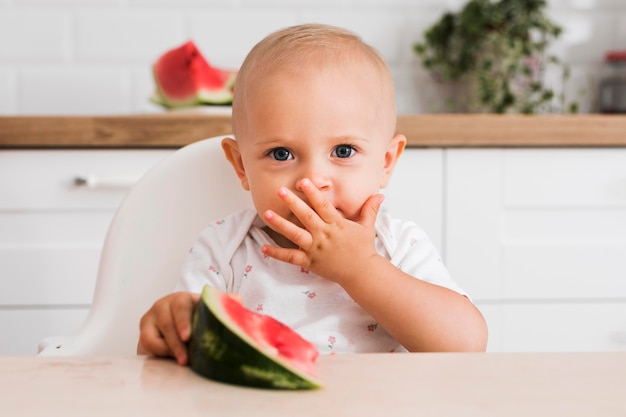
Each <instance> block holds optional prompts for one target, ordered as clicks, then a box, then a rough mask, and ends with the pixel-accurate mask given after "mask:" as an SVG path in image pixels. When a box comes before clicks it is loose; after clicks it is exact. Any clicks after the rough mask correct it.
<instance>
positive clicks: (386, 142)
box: [138, 24, 487, 365]
mask: <svg viewBox="0 0 626 417" xmlns="http://www.w3.org/2000/svg"><path fill="white" fill-rule="evenodd" d="M394 101H395V100H394V89H393V81H392V77H391V74H390V72H389V70H388V68H387V66H386V64H385V62H384V61H383V60H382V59H381V57H380V56H379V54H378V53H377V52H376V51H375V50H374V49H373V48H372V47H370V46H369V45H367V44H365V43H364V42H362V41H361V40H360V38H359V37H357V36H356V35H354V34H352V33H350V32H348V31H345V30H343V29H340V28H336V27H331V26H325V25H316V24H309V25H299V26H294V27H289V28H286V29H283V30H280V31H278V32H275V33H273V34H270V35H269V36H267V37H266V38H265V39H263V40H262V41H261V42H260V43H259V44H257V45H256V46H255V47H254V48H253V49H252V51H251V52H250V53H249V54H248V56H247V57H246V59H245V61H244V63H243V65H242V67H241V69H240V72H239V74H238V78H237V81H236V85H235V97H234V100H233V114H232V123H233V133H234V136H235V138H236V139H225V140H223V142H222V147H223V149H224V153H225V155H226V158H227V159H228V160H229V161H230V163H231V164H232V166H233V168H234V171H235V173H236V175H237V176H238V177H239V179H240V181H241V185H242V187H243V188H244V189H246V190H248V191H249V192H250V194H251V197H252V200H253V203H254V206H255V209H256V210H243V211H240V212H237V213H233V214H232V215H231V216H229V217H227V218H225V219H221V220H220V221H218V222H216V223H215V224H213V225H211V226H209V227H208V228H207V229H206V230H204V231H203V232H202V234H201V235H200V238H199V239H198V241H197V242H196V243H195V244H194V246H193V248H192V250H191V253H190V255H189V258H188V260H187V262H186V264H185V265H184V267H183V273H182V279H181V281H180V283H179V286H178V290H179V292H175V293H173V294H170V295H168V296H166V297H164V298H162V299H160V300H158V301H157V302H156V303H155V304H154V305H153V307H152V308H151V309H150V310H149V311H148V312H147V313H146V314H145V315H144V317H143V318H142V320H141V325H140V328H141V334H140V338H139V344H138V353H140V354H153V355H156V356H173V357H175V358H176V360H177V361H178V362H179V363H180V364H183V365H184V364H186V363H187V353H186V347H185V344H186V342H187V340H188V338H189V334H190V322H191V315H192V312H193V307H194V306H195V304H196V303H197V302H198V300H199V295H198V293H199V292H200V291H201V289H202V287H203V286H204V285H205V284H210V285H213V286H215V287H217V288H218V289H220V290H222V291H229V292H236V293H238V294H239V296H240V297H241V299H242V300H243V303H244V305H245V306H246V307H248V308H250V309H253V310H256V311H259V312H263V313H265V314H269V315H271V316H273V317H275V318H277V319H278V320H280V321H282V322H283V323H285V324H287V325H289V326H291V327H292V328H294V329H295V330H296V331H298V332H299V333H300V334H301V335H302V336H303V337H304V338H306V339H308V340H309V341H311V342H313V343H315V344H316V345H317V346H318V349H319V350H320V352H321V353H333V352H338V353H343V352H395V351H407V350H408V351H484V350H485V347H486V340H487V328H486V324H485V321H484V319H483V317H482V315H481V314H480V312H479V311H478V310H477V309H476V308H475V306H474V305H473V304H472V303H471V301H470V300H469V298H468V297H467V296H466V294H465V292H464V291H463V290H462V289H461V288H459V287H458V286H457V285H456V284H455V282H454V281H453V280H452V279H451V278H450V276H449V274H448V271H447V269H446V268H445V266H444V265H443V263H442V261H441V259H440V257H439V255H438V253H437V250H436V249H435V247H434V246H433V244H432V243H431V241H430V240H429V239H428V237H427V236H426V235H425V233H424V232H423V231H422V230H421V229H420V228H419V227H418V226H417V225H415V224H414V223H412V222H407V221H401V220H397V219H393V218H391V217H389V216H388V215H386V214H382V213H379V208H380V206H381V204H382V202H383V196H382V195H381V194H380V193H379V190H380V189H381V188H383V187H385V186H386V185H387V183H388V181H389V178H390V176H391V174H392V172H393V169H394V166H395V164H396V161H397V160H398V158H399V157H400V155H401V154H402V151H403V150H404V147H405V144H406V138H405V137H404V136H402V135H399V134H396V133H395V127H396V112H395V104H394Z"/></svg>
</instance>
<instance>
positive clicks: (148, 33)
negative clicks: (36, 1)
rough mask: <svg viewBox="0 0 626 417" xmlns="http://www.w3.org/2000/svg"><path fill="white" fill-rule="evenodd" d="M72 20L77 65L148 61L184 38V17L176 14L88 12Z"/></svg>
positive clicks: (171, 12) (160, 12) (157, 12)
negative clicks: (73, 22)
mask: <svg viewBox="0 0 626 417" xmlns="http://www.w3.org/2000/svg"><path fill="white" fill-rule="evenodd" d="M75 20H76V24H75V37H74V42H75V43H76V60H77V62H90V63H93V62H99V63H103V64H108V63H115V64H118V63H131V64H135V63H144V62H150V61H152V60H155V59H157V58H158V56H159V55H160V54H162V53H163V52H164V51H165V50H167V49H169V48H170V47H171V46H172V45H175V44H179V43H182V42H183V41H184V40H185V38H186V36H185V28H184V16H183V14H182V13H180V12H176V11H164V10H158V11H144V10H141V11H138V10H129V11H126V12H124V13H120V12H118V11H110V10H107V11H89V12H79V13H77V14H76V19H75Z"/></svg>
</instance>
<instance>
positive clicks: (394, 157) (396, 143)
mask: <svg viewBox="0 0 626 417" xmlns="http://www.w3.org/2000/svg"><path fill="white" fill-rule="evenodd" d="M405 147H406V137H405V136H404V135H395V136H394V137H393V138H391V141H390V142H389V146H388V147H387V152H385V165H384V166H383V173H382V176H381V178H380V188H385V187H386V186H387V184H388V183H389V179H390V178H391V174H392V173H393V169H394V168H395V167H396V162H398V158H400V155H402V152H403V151H404V148H405Z"/></svg>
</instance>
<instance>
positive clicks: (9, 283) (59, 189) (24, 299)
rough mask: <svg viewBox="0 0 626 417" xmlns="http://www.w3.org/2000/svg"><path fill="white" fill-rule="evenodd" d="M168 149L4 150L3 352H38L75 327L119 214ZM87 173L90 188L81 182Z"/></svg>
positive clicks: (0, 198) (0, 219)
mask: <svg viewBox="0 0 626 417" xmlns="http://www.w3.org/2000/svg"><path fill="white" fill-rule="evenodd" d="M171 152H172V150H149V151H143V150H142V151H139V150H137V151H135V150H124V151H122V150H71V151H70V150H63V151H61V150H58V151H57V150H55V151H50V150H46V151H36V150H19V151H18V150H11V151H8V150H7V151H0V355H31V354H35V353H36V352H37V344H38V343H39V341H40V340H41V339H42V338H44V337H48V336H59V335H61V336H66V335H70V334H72V333H74V332H75V331H76V330H77V328H78V326H80V324H81V323H82V321H83V320H84V318H85V317H86V314H87V312H88V309H89V305H90V303H91V299H92V296H93V290H94V285H95V279H96V273H97V268H98V259H99V256H100V249H101V247H102V243H103V241H104V238H105V235H106V231H107V229H108V226H109V223H110V221H111V219H112V217H113V214H114V211H115V209H116V208H117V206H118V205H119V203H120V202H121V200H122V199H123V197H124V195H125V194H126V191H127V190H128V186H129V185H131V184H132V183H133V181H136V180H137V179H138V178H139V177H140V176H141V175H142V174H143V173H144V172H145V171H146V170H148V169H149V168H150V167H151V166H153V165H154V164H155V163H156V162H157V161H159V160H160V159H162V158H163V157H164V156H166V155H168V154H170V153H171ZM90 176H91V179H92V180H93V184H92V185H93V186H92V187H89V186H87V185H80V184H76V178H79V177H80V178H88V177H90ZM78 182H79V183H80V181H78ZM125 184H126V186H124V185H125Z"/></svg>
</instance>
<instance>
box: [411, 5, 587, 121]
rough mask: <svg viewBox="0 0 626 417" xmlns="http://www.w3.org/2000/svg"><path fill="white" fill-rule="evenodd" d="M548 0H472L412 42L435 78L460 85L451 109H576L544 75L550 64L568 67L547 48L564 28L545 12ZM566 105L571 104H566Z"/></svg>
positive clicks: (528, 111)
mask: <svg viewBox="0 0 626 417" xmlns="http://www.w3.org/2000/svg"><path fill="white" fill-rule="evenodd" d="M545 8H546V1H545V0H499V1H493V0H468V2H467V3H466V4H465V6H464V7H463V8H462V9H461V10H460V11H458V12H457V13H453V12H448V13H445V14H444V15H443V16H442V17H441V19H440V20H439V21H437V22H436V23H435V24H433V25H432V26H431V27H430V28H428V30H427V31H426V32H425V33H424V39H423V40H422V41H421V42H419V43H416V44H414V51H415V53H416V54H417V55H418V56H419V57H420V58H421V60H422V64H423V65H424V67H425V68H426V69H428V70H429V71H430V72H431V74H432V75H433V76H434V77H435V79H436V80H438V81H441V82H442V83H444V84H451V85H456V86H457V88H456V89H455V93H456V94H455V97H454V99H453V100H452V103H451V105H452V109H451V110H455V111H464V112H489V113H526V114H532V113H541V112H550V111H556V110H558V111H565V110H567V111H570V112H576V111H577V103H571V104H569V105H567V106H566V104H565V98H564V95H563V93H560V94H556V93H555V92H554V90H553V89H551V88H550V87H548V86H546V85H545V84H544V82H543V80H542V78H543V74H544V70H545V69H546V67H547V66H548V65H556V66H559V67H561V69H562V78H563V82H565V81H566V80H567V78H568V77H569V68H568V67H567V66H564V65H562V63H561V62H560V61H559V59H558V58H557V57H556V56H554V55H549V54H548V53H547V48H548V46H549V45H550V43H551V42H552V41H553V40H554V39H556V38H558V37H559V36H560V34H561V31H562V30H561V28H560V27H559V26H558V25H556V24H555V23H553V22H552V21H551V20H550V19H549V18H548V17H546V15H545ZM566 107H567V108H566Z"/></svg>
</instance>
